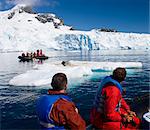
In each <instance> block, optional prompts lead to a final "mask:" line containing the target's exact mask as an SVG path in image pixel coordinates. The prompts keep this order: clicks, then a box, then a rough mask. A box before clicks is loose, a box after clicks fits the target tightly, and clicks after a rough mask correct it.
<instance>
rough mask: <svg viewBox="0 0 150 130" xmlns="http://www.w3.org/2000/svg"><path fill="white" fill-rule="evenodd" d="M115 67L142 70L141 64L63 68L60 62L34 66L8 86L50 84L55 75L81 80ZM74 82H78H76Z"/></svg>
mask: <svg viewBox="0 0 150 130" xmlns="http://www.w3.org/2000/svg"><path fill="white" fill-rule="evenodd" d="M116 67H125V68H142V63H141V62H90V61H69V62H68V64H66V65H65V66H64V65H62V64H61V61H57V62H51V63H45V64H42V65H36V66H34V67H33V70H29V71H27V72H26V73H23V74H20V75H18V76H16V77H14V78H13V79H11V80H10V82H9V84H10V85H15V86H41V85H47V84H50V82H51V78H52V76H53V75H54V74H56V73H65V74H66V75H67V77H68V80H69V81H71V80H74V79H81V78H83V77H88V76H92V74H93V72H101V71H102V72H103V71H112V70H114V69H115V68H116ZM76 82H79V81H78V80H76Z"/></svg>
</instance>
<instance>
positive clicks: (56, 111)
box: [36, 67, 141, 130]
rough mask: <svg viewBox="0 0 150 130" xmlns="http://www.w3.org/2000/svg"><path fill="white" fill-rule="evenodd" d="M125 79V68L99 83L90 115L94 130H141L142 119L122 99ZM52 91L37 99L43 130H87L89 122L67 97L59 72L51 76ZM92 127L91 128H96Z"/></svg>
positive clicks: (117, 69)
mask: <svg viewBox="0 0 150 130" xmlns="http://www.w3.org/2000/svg"><path fill="white" fill-rule="evenodd" d="M125 78H126V70H125V68H120V67H119V68H116V69H115V70H114V71H113V74H112V75H110V76H106V77H105V78H104V79H103V80H102V81H101V83H100V85H99V87H98V90H97V94H96V96H95V100H94V105H93V108H92V110H91V114H90V123H91V124H92V126H93V128H94V129H100V130H121V129H122V130H130V129H134V130H135V129H138V128H139V126H140V123H141V120H140V119H139V118H138V117H137V115H136V113H135V112H133V111H131V109H130V106H129V105H128V104H127V102H126V101H125V99H124V98H123V93H124V92H123V88H122V85H121V83H122V81H124V80H125ZM51 86H52V89H49V90H48V94H46V95H42V96H41V97H40V98H39V99H37V103H36V113H37V116H38V118H39V123H40V126H41V129H42V130H50V129H72V130H85V129H86V123H85V121H84V119H83V118H82V117H81V115H80V114H79V111H78V109H77V108H76V106H75V104H74V103H73V101H72V100H71V98H70V97H69V96H68V95H67V93H66V90H67V86H68V80H67V76H66V75H65V74H64V73H57V74H55V75H54V76H53V77H52V81H51ZM93 128H92V129H93Z"/></svg>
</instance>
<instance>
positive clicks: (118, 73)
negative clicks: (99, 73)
mask: <svg viewBox="0 0 150 130" xmlns="http://www.w3.org/2000/svg"><path fill="white" fill-rule="evenodd" d="M126 74H127V72H126V70H125V68H121V67H118V68H116V69H115V70H114V71H113V79H115V80H117V81H118V82H122V81H124V79H125V77H126Z"/></svg>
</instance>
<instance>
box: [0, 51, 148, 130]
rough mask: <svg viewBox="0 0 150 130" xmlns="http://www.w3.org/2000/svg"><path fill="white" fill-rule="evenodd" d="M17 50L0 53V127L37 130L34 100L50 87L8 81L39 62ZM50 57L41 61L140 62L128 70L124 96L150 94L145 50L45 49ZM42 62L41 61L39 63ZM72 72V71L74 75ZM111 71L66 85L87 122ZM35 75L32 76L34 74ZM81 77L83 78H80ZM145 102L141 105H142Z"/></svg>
mask: <svg viewBox="0 0 150 130" xmlns="http://www.w3.org/2000/svg"><path fill="white" fill-rule="evenodd" d="M18 55H20V53H18V52H15V53H1V54H0V59H1V63H0V104H1V105H0V110H1V111H0V112H1V113H0V122H1V123H0V125H1V126H0V128H1V129H11V130H12V129H14V130H17V129H24V130H27V129H32V130H33V129H39V124H38V119H37V117H36V113H35V101H36V99H37V98H38V97H39V96H40V95H42V94H45V93H47V90H48V88H49V86H48V85H47V86H40V87H36V86H33V87H29V86H11V85H9V81H10V80H11V79H12V78H13V77H14V76H17V75H19V74H22V73H25V72H26V71H28V70H31V69H32V68H33V67H34V66H35V65H36V64H39V62H38V61H34V62H19V61H18V59H17V57H18ZM47 55H49V57H50V58H49V59H48V60H47V61H44V62H45V63H46V62H47V63H49V62H51V61H60V62H61V61H63V60H67V61H68V60H80V61H85V60H86V61H101V62H103V61H105V62H107V61H108V62H109V61H112V62H121V61H125V62H129V61H133V62H142V64H143V67H142V68H141V69H135V68H134V69H132V68H131V69H129V70H127V72H128V74H127V78H126V82H125V84H124V85H123V86H124V88H126V95H125V99H128V100H132V99H134V98H135V97H141V96H142V95H145V94H149V85H150V80H149V76H150V60H149V52H148V51H133V50H124V51H123V50H121V51H111V52H110V51H80V52H61V51H56V52H47ZM40 64H41V63H40ZM75 73H76V72H74V73H73V74H75ZM111 73H112V72H110V71H101V72H94V74H93V75H92V77H90V78H85V79H84V81H83V82H81V83H79V84H76V83H72V84H70V86H69V87H68V93H69V96H70V97H71V98H72V100H73V101H74V102H75V104H76V106H77V108H78V109H79V112H80V114H81V116H82V117H83V118H84V119H85V120H86V122H87V124H88V123H89V112H90V109H91V108H92V104H93V100H94V97H95V94H96V90H97V87H98V85H99V83H100V81H101V79H102V78H103V77H104V76H106V75H110V74H111ZM33 76H34V75H33ZM83 78H84V77H83ZM143 105H144V104H143Z"/></svg>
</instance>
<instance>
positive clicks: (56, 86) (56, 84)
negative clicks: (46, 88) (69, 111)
mask: <svg viewBox="0 0 150 130" xmlns="http://www.w3.org/2000/svg"><path fill="white" fill-rule="evenodd" d="M51 86H52V88H53V90H57V91H60V90H65V89H66V88H67V76H66V75H65V74H64V73H57V74H55V75H54V76H53V78H52V82H51Z"/></svg>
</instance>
